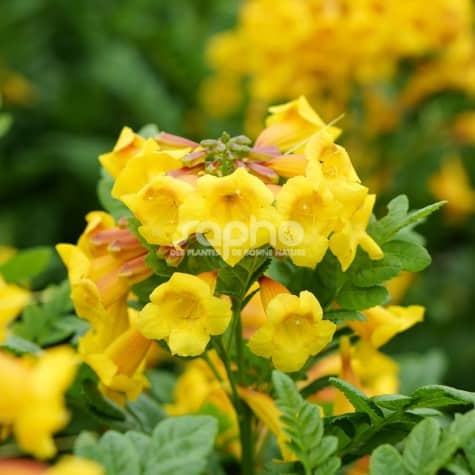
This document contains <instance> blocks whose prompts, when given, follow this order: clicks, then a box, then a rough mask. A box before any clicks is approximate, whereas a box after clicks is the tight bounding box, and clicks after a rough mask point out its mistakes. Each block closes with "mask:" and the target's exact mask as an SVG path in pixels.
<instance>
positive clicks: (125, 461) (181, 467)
mask: <svg viewBox="0 0 475 475" xmlns="http://www.w3.org/2000/svg"><path fill="white" fill-rule="evenodd" d="M216 433H217V423H216V420H215V419H214V418H212V417H209V416H183V417H174V418H169V419H166V420H164V421H162V422H160V423H159V424H158V425H157V426H156V427H155V429H154V430H153V433H152V435H151V436H146V435H144V434H143V433H141V432H134V431H131V432H126V433H125V434H120V433H118V432H114V431H108V432H106V433H105V434H104V435H103V436H102V437H101V439H100V440H99V441H98V442H97V441H95V440H94V439H93V438H91V437H87V438H85V437H81V438H80V439H78V441H77V442H76V447H75V453H76V454H77V455H80V456H82V457H85V458H89V459H92V460H96V461H98V462H99V463H100V464H101V465H103V467H104V468H105V470H106V474H107V475H162V474H163V475H181V474H183V473H186V474H190V475H200V474H202V473H203V472H204V471H205V469H206V466H207V463H208V457H209V455H210V453H211V449H212V447H213V444H214V439H215V437H216Z"/></svg>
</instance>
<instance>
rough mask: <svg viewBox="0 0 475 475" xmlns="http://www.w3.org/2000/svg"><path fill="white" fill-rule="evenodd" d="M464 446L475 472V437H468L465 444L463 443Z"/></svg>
mask: <svg viewBox="0 0 475 475" xmlns="http://www.w3.org/2000/svg"><path fill="white" fill-rule="evenodd" d="M462 447H463V451H464V452H465V456H466V457H467V460H468V463H469V465H470V468H471V469H472V472H474V473H475V437H473V438H472V439H468V440H467V441H466V442H465V443H464V444H462Z"/></svg>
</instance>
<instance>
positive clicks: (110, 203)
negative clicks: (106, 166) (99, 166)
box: [97, 170, 131, 219]
mask: <svg viewBox="0 0 475 475" xmlns="http://www.w3.org/2000/svg"><path fill="white" fill-rule="evenodd" d="M113 186H114V179H113V178H112V177H111V176H110V175H109V174H108V173H107V172H106V171H105V170H102V176H101V179H100V180H99V183H98V184H97V197H98V198H99V202H100V203H101V205H102V207H103V208H104V209H105V210H106V211H107V212H108V213H110V214H111V215H112V216H113V217H114V218H115V219H119V218H122V217H123V216H130V215H131V213H130V211H129V209H128V208H127V206H125V204H124V203H122V202H121V201H119V200H117V199H115V198H113V197H112V195H111V191H112V187H113Z"/></svg>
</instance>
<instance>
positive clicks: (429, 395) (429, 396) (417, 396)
mask: <svg viewBox="0 0 475 475" xmlns="http://www.w3.org/2000/svg"><path fill="white" fill-rule="evenodd" d="M411 397H412V398H413V400H414V402H413V403H412V404H411V407H412V408H417V407H425V408H438V409H441V408H445V407H449V406H460V405H464V404H465V405H467V404H470V405H472V406H473V405H475V393H471V392H469V391H462V390H461V389H455V388H451V387H449V386H442V385H437V384H433V385H429V386H423V387H421V388H419V389H417V390H416V391H414V392H413V393H412V394H411Z"/></svg>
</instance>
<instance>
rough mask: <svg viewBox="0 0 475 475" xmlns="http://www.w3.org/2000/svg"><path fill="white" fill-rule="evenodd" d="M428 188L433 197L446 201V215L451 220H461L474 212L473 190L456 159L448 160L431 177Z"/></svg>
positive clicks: (474, 196) (474, 199) (474, 194)
mask: <svg viewBox="0 0 475 475" xmlns="http://www.w3.org/2000/svg"><path fill="white" fill-rule="evenodd" d="M429 187H430V189H431V191H432V193H433V194H434V196H435V197H436V198H438V199H440V200H447V205H446V206H445V210H446V213H447V214H448V216H449V217H450V218H452V219H453V220H461V219H464V218H465V217H466V216H468V215H470V214H471V213H474V212H475V189H474V188H473V187H472V186H471V184H470V179H469V177H468V175H467V172H466V171H465V168H464V166H463V164H462V161H461V160H460V159H459V158H458V157H452V158H449V159H448V160H447V161H445V162H444V163H443V164H442V167H441V169H440V171H439V172H438V173H436V174H435V175H433V176H432V178H431V179H430V182H429Z"/></svg>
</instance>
